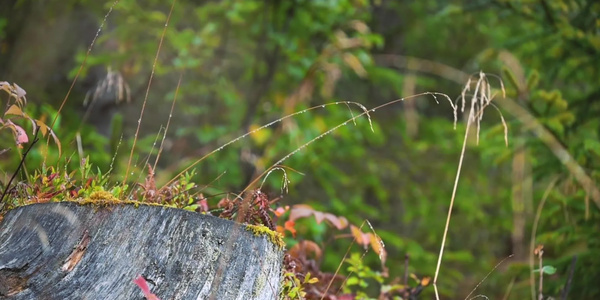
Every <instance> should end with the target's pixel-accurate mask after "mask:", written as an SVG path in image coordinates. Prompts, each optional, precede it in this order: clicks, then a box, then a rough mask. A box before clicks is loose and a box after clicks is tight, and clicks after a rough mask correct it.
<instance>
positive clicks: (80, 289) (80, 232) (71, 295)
mask: <svg viewBox="0 0 600 300" xmlns="http://www.w3.org/2000/svg"><path fill="white" fill-rule="evenodd" d="M282 256H283V251H282V249H280V248H279V247H278V246H276V245H275V244H273V243H272V242H271V241H270V240H268V238H267V237H266V236H264V235H259V236H256V235H255V234H254V233H253V232H251V231H247V230H246V227H245V226H243V225H239V224H236V223H234V222H232V221H228V220H223V219H220V218H216V217H212V216H206V215H202V214H198V213H194V212H189V211H184V210H180V209H173V208H164V207H158V206H144V205H143V206H140V207H138V208H136V207H134V206H132V205H115V206H108V207H95V206H91V205H85V206H82V205H78V204H76V203H69V202H63V203H46V204H33V205H28V206H23V207H19V208H17V209H14V210H12V211H9V212H8V213H7V214H6V215H5V217H4V219H3V220H2V222H1V223H0V299H11V300H12V299H144V297H143V294H142V292H141V290H140V289H139V288H138V287H137V286H136V285H135V284H134V283H133V280H134V279H135V277H136V276H137V275H142V276H144V277H145V278H146V280H147V281H148V283H149V285H150V289H151V291H152V293H154V294H156V295H157V296H158V297H159V298H161V299H162V300H169V299H186V300H187V299H216V300H220V299H269V300H271V299H277V297H278V292H279V286H280V279H281V262H282Z"/></svg>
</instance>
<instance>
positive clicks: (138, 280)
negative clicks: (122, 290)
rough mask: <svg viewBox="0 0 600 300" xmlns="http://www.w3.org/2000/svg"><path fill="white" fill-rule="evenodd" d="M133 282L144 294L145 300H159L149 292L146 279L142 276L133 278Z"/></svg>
mask: <svg viewBox="0 0 600 300" xmlns="http://www.w3.org/2000/svg"><path fill="white" fill-rule="evenodd" d="M133 282H134V283H135V284H136V285H137V286H138V287H139V288H140V289H141V290H142V293H144V296H145V297H146V299H147V300H160V299H159V298H158V297H157V296H156V295H154V294H152V293H151V292H150V288H149V287H148V282H146V279H145V278H144V277H143V276H142V275H139V276H138V277H137V278H135V279H134V280H133Z"/></svg>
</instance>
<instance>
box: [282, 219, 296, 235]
mask: <svg viewBox="0 0 600 300" xmlns="http://www.w3.org/2000/svg"><path fill="white" fill-rule="evenodd" d="M284 226H285V230H287V231H289V232H291V233H292V236H293V237H294V238H295V237H296V228H294V226H296V223H295V222H294V221H287V222H285V225H284Z"/></svg>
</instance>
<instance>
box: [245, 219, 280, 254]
mask: <svg viewBox="0 0 600 300" xmlns="http://www.w3.org/2000/svg"><path fill="white" fill-rule="evenodd" d="M246 230H248V231H252V233H254V235H255V236H261V235H264V236H266V237H267V238H268V239H269V241H271V243H273V244H275V245H276V246H277V248H279V249H280V250H281V249H283V247H285V242H284V241H283V236H282V235H281V233H279V232H276V231H273V230H271V229H269V227H267V226H265V225H246Z"/></svg>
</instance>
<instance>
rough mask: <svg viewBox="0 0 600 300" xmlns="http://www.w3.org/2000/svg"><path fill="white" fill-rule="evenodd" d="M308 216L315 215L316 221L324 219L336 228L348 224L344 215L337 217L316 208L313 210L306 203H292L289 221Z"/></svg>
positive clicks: (319, 221) (342, 227)
mask: <svg viewBox="0 0 600 300" xmlns="http://www.w3.org/2000/svg"><path fill="white" fill-rule="evenodd" d="M309 216H315V219H316V220H317V223H319V224H320V223H321V222H323V220H326V221H327V222H328V223H330V224H331V225H333V226H335V227H336V228H337V229H339V230H342V229H344V228H346V227H347V226H348V219H346V218H345V217H338V216H336V215H333V214H330V213H324V212H320V211H317V210H314V209H313V208H312V207H310V206H309V205H306V204H297V205H294V206H293V207H292V208H291V209H290V217H289V220H290V221H295V220H296V219H299V218H306V217H309Z"/></svg>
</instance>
